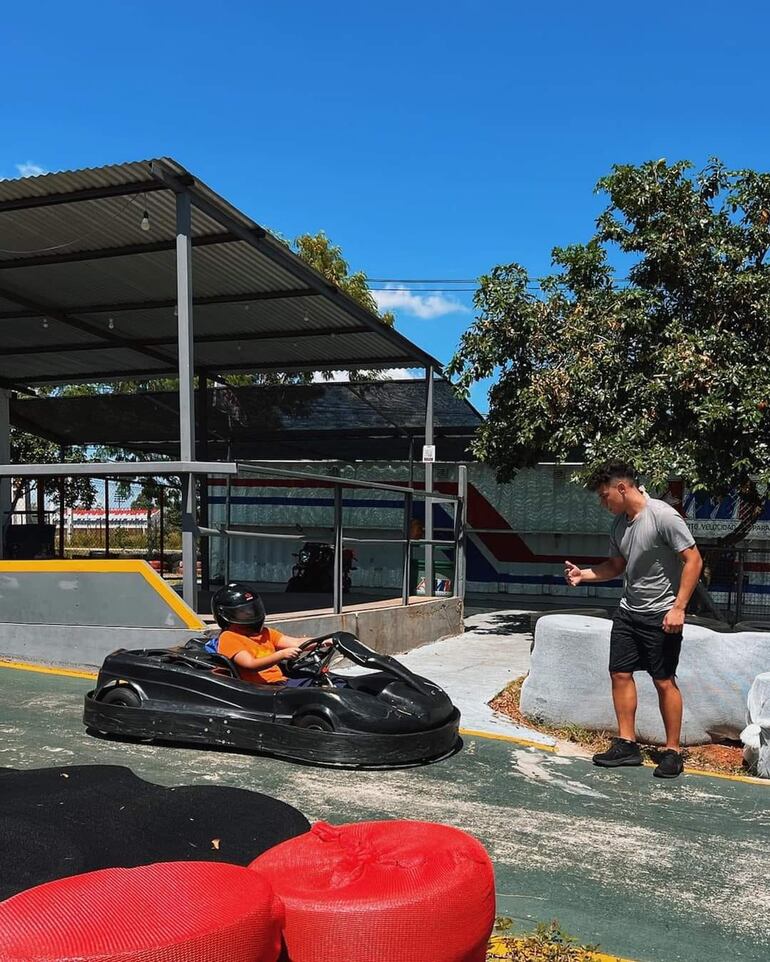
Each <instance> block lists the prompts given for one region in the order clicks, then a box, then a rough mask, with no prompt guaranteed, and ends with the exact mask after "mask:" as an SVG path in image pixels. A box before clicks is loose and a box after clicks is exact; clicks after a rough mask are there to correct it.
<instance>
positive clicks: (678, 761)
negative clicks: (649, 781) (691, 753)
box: [652, 748, 684, 778]
mask: <svg viewBox="0 0 770 962" xmlns="http://www.w3.org/2000/svg"><path fill="white" fill-rule="evenodd" d="M683 771H684V760H683V759H682V756H681V754H680V753H679V752H675V751H674V749H673V748H667V749H666V750H665V751H664V752H661V754H660V756H659V758H658V767H657V768H656V769H655V771H654V772H653V773H652V774H653V775H654V776H655V777H656V778H676V777H677V775H681V774H682V772H683Z"/></svg>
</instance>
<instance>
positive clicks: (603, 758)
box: [593, 738, 642, 768]
mask: <svg viewBox="0 0 770 962" xmlns="http://www.w3.org/2000/svg"><path fill="white" fill-rule="evenodd" d="M593 761H594V765H601V766H602V768H616V767H617V766H618V765H641V764H642V753H641V752H640V751H639V746H638V745H637V743H636V742H630V741H628V740H627V739H625V738H613V739H612V744H611V745H610V747H609V748H608V749H607V751H606V752H601V753H600V754H599V755H594V759H593Z"/></svg>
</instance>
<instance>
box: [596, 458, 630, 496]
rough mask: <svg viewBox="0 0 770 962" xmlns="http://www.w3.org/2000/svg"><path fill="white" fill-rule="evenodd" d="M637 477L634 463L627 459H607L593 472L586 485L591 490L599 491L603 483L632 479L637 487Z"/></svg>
mask: <svg viewBox="0 0 770 962" xmlns="http://www.w3.org/2000/svg"><path fill="white" fill-rule="evenodd" d="M637 477H638V475H637V473H636V468H635V467H634V466H633V464H629V463H628V462H627V461H605V462H604V464H599V465H597V467H595V468H594V470H593V471H592V472H591V474H590V476H589V478H588V480H587V482H586V487H587V488H588V489H589V490H590V491H598V490H599V488H601V487H602V486H603V485H605V484H612V482H613V481H630V482H631V484H633V485H634V487H636V484H637Z"/></svg>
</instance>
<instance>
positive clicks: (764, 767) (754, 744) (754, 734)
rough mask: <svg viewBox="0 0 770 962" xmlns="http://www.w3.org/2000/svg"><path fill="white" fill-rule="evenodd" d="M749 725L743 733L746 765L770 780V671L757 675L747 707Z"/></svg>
mask: <svg viewBox="0 0 770 962" xmlns="http://www.w3.org/2000/svg"><path fill="white" fill-rule="evenodd" d="M746 721H747V722H748V724H747V725H746V727H745V728H744V729H743V731H742V732H741V741H742V742H743V744H744V745H745V746H746V747H745V748H744V749H743V757H744V758H745V759H746V764H747V765H748V766H749V767H750V768H752V769H753V770H754V771H755V772H756V773H757V775H759V777H760V778H770V671H765V672H763V673H762V674H761V675H757V677H756V678H755V679H754V683H753V685H752V686H751V689H750V690H749V697H748V700H747V706H746Z"/></svg>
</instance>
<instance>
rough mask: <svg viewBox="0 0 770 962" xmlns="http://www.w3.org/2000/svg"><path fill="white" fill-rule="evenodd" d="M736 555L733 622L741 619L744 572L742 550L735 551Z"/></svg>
mask: <svg viewBox="0 0 770 962" xmlns="http://www.w3.org/2000/svg"><path fill="white" fill-rule="evenodd" d="M736 554H737V555H738V581H737V583H736V585H735V620H736V621H740V620H741V618H742V617H743V577H744V572H745V570H746V555H745V552H744V551H743V549H742V548H738V549H737V550H736Z"/></svg>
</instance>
